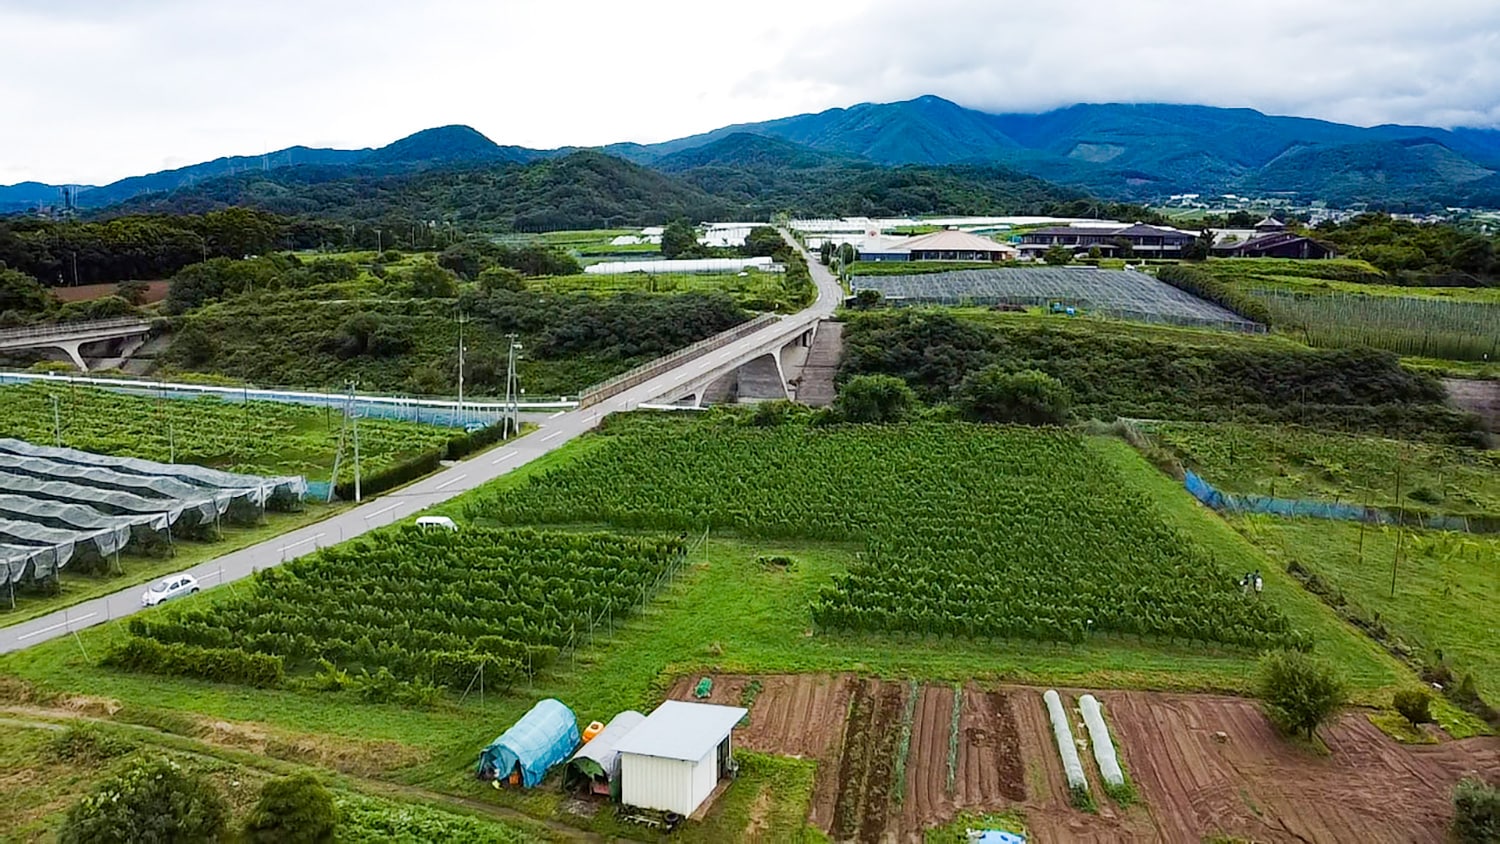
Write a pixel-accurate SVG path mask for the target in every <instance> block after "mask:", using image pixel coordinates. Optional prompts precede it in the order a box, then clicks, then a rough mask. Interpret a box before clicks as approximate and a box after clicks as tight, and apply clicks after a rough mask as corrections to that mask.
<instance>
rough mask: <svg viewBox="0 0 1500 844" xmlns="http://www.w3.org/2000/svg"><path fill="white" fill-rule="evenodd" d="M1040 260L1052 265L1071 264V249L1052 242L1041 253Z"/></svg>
mask: <svg viewBox="0 0 1500 844" xmlns="http://www.w3.org/2000/svg"><path fill="white" fill-rule="evenodd" d="M1042 260H1043V261H1046V262H1047V263H1049V264H1051V265H1052V266H1054V267H1061V266H1064V265H1066V264H1071V263H1073V250H1071V249H1069V248H1068V247H1066V246H1063V245H1062V244H1060V243H1054V244H1052V245H1051V246H1049V247H1047V251H1046V252H1043V253H1042Z"/></svg>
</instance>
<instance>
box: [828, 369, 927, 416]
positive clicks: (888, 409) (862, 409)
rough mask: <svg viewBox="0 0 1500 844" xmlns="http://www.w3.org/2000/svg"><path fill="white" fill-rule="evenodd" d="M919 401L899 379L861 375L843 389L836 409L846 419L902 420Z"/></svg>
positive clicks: (836, 402) (835, 403)
mask: <svg viewBox="0 0 1500 844" xmlns="http://www.w3.org/2000/svg"><path fill="white" fill-rule="evenodd" d="M916 404H917V398H916V394H914V393H913V392H912V391H911V388H910V387H908V386H906V382H904V381H902V380H901V379H900V378H893V377H891V376H889V375H859V376H856V377H854V378H850V379H849V380H848V381H847V382H846V383H845V384H844V386H843V387H842V388H840V390H839V394H838V398H836V399H834V402H833V410H834V412H835V413H837V414H838V415H839V417H840V418H841V419H843V420H845V421H847V422H900V421H901V420H902V419H905V418H906V417H907V415H908V414H910V413H911V411H912V409H913V408H914V407H915V406H916Z"/></svg>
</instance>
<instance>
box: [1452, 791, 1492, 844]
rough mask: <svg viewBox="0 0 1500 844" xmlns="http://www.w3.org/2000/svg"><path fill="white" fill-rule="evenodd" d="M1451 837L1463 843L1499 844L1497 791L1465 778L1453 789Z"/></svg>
mask: <svg viewBox="0 0 1500 844" xmlns="http://www.w3.org/2000/svg"><path fill="white" fill-rule="evenodd" d="M1453 834H1454V836H1455V837H1457V838H1458V840H1459V841H1460V842H1462V844H1494V842H1496V841H1500V791H1497V790H1496V789H1495V787H1494V786H1492V785H1489V784H1487V783H1485V782H1484V781H1482V780H1478V779H1473V778H1465V779H1463V780H1460V781H1459V783H1458V785H1456V786H1454V788H1453Z"/></svg>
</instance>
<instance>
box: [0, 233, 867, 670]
mask: <svg viewBox="0 0 1500 844" xmlns="http://www.w3.org/2000/svg"><path fill="white" fill-rule="evenodd" d="M808 263H809V265H810V267H811V268H812V273H813V280H814V281H815V282H816V284H817V286H818V298H817V301H815V302H814V303H813V304H812V305H811V306H809V307H808V308H807V309H806V310H803V311H799V312H798V313H796V314H793V315H791V316H789V317H786V318H784V319H782V320H781V321H779V322H776V323H772V324H771V325H768V326H767V327H766V328H764V329H761V330H760V331H757V332H755V333H754V334H750V335H748V336H746V337H742V338H740V339H739V340H735V341H733V342H731V343H728V344H726V345H725V346H723V347H722V348H721V349H717V350H714V351H712V352H709V353H707V354H704V355H700V356H699V357H697V358H694V359H692V360H688V361H684V362H682V363H681V364H679V365H678V366H676V367H674V368H672V369H670V370H668V371H667V372H664V373H662V374H661V375H658V376H656V377H655V378H653V379H651V380H650V381H647V382H645V383H643V384H640V385H638V386H636V387H633V388H631V389H629V390H626V391H625V392H623V393H620V394H619V395H617V396H614V397H613V398H610V399H606V400H605V401H602V402H600V403H599V404H597V405H594V406H592V407H588V408H580V409H576V410H571V411H567V412H562V413H558V414H556V415H554V416H552V417H550V418H548V419H546V420H544V421H543V422H542V423H541V426H540V427H539V428H538V429H537V430H535V431H533V432H532V433H530V434H528V435H527V436H525V437H522V438H520V439H518V440H515V441H513V442H510V443H507V444H505V445H501V446H497V447H495V448H492V449H490V450H488V451H485V452H482V453H480V454H476V455H474V456H472V457H470V458H469V459H467V460H464V461H462V462H460V463H457V464H455V465H453V466H450V467H448V468H446V469H443V470H442V471H439V472H437V473H435V474H433V475H429V476H428V477H426V478H423V479H422V480H420V481H417V482H416V483H413V484H411V485H410V486H407V487H404V488H402V489H400V490H398V491H396V492H393V493H389V494H387V495H383V496H381V497H379V498H375V499H373V500H371V501H369V502H368V503H365V504H361V505H360V506H358V507H355V508H353V509H350V510H346V511H344V512H343V513H340V514H339V515H337V516H333V517H330V518H328V519H324V520H323V521H320V522H317V523H315V524H311V525H308V526H306V527H302V528H298V529H297V530H294V531H291V532H289V533H284V534H282V535H280V536H277V537H274V538H272V539H269V540H266V541H265V542H262V543H259V544H257V545H252V546H249V547H247V548H242V549H240V550H239V551H234V552H231V553H229V554H225V555H224V556H222V557H218V558H215V559H213V560H210V561H208V562H206V563H203V564H202V565H199V566H196V567H194V568H190V569H187V570H186V572H187V573H188V574H191V575H193V576H194V577H196V578H197V579H198V582H199V583H201V584H203V586H204V588H211V587H216V586H219V585H220V584H223V583H232V582H234V581H236V580H239V579H241V578H244V577H248V576H249V575H250V574H251V573H252V572H254V571H256V570H258V569H266V568H271V567H272V566H276V565H280V564H281V563H284V562H286V561H287V560H293V559H296V558H298V557H301V556H304V555H306V554H310V553H312V552H313V551H316V550H317V549H319V548H322V547H323V546H326V545H335V544H337V543H340V542H343V541H344V540H346V539H350V538H352V537H355V536H359V535H360V534H362V533H365V532H367V531H370V530H373V529H375V528H377V527H382V526H384V525H389V524H392V523H394V522H398V521H401V520H402V519H407V518H410V517H411V516H412V514H413V513H416V512H418V511H420V510H423V509H426V508H428V507H431V506H433V505H436V504H441V503H442V502H444V501H448V500H449V499H452V498H454V497H456V496H457V495H459V494H460V493H463V492H465V491H467V490H470V489H473V488H474V487H477V486H480V485H482V484H484V483H487V482H489V481H492V480H494V479H495V478H498V477H500V476H501V475H504V474H505V473H507V472H510V471H512V470H513V469H515V468H517V467H519V466H524V465H526V464H527V463H530V462H531V461H533V460H535V459H537V458H538V457H541V456H542V455H544V454H547V453H549V452H552V451H555V450H557V449H558V448H561V447H562V446H564V445H566V444H567V443H568V442H570V441H572V440H574V439H576V438H577V437H578V436H580V435H581V434H583V433H585V432H587V431H589V430H591V429H593V428H594V427H595V426H597V425H598V424H599V420H601V419H603V418H604V417H605V416H608V415H609V414H611V413H616V412H619V411H625V410H632V409H634V408H636V407H637V406H639V405H640V404H642V403H645V402H650V401H651V400H652V399H654V398H656V397H658V396H661V395H663V394H665V393H667V392H668V391H670V390H672V389H674V388H677V387H680V386H682V385H683V384H686V383H688V382H690V381H692V380H693V379H695V378H698V377H701V376H703V375H705V374H707V373H709V372H711V371H713V370H715V369H718V368H721V367H723V366H725V365H726V364H727V363H728V362H730V361H733V360H736V359H739V358H742V357H746V356H749V355H751V354H752V353H754V352H756V351H757V348H758V347H759V346H761V345H763V344H764V343H765V342H766V341H767V340H768V338H770V337H772V336H774V335H777V334H781V333H784V332H786V331H787V330H788V327H789V325H791V324H793V323H795V324H799V325H804V326H806V325H811V324H812V323H814V322H816V321H817V320H819V319H821V318H824V317H827V316H831V315H832V314H833V312H834V310H836V309H837V307H838V304H839V302H840V301H841V299H842V297H843V291H842V290H841V289H840V287H839V285H838V282H836V281H835V280H834V278H833V276H832V275H831V274H830V273H829V272H828V271H827V270H826V269H824V268H823V266H822V265H820V264H818V263H817V261H816V260H813V259H811V257H810V256H809V260H808ZM145 588H146V587H145V586H144V585H136V586H130V587H126V588H124V589H121V590H120V591H118V592H114V593H112V594H110V595H106V596H104V597H102V598H95V599H93V600H91V601H85V602H83V603H80V604H76V605H74V606H72V607H69V608H68V609H66V610H59V611H58V612H55V613H52V614H50V615H46V616H43V617H41V618H36V619H33V620H31V621H27V622H23V623H20V624H14V625H11V626H9V627H3V628H0V653H9V652H11V651H16V650H20V649H22V648H27V647H30V646H32V645H36V644H39V643H41V642H45V641H48V640H50V639H55V638H58V637H60V636H66V635H68V634H69V633H70V632H72V631H74V630H81V629H84V628H86V627H92V626H94V625H96V624H102V623H104V622H106V621H109V620H111V619H115V618H119V617H121V616H125V615H130V614H131V613H134V612H138V611H139V610H140V609H141V604H140V597H141V593H142V592H143V591H145Z"/></svg>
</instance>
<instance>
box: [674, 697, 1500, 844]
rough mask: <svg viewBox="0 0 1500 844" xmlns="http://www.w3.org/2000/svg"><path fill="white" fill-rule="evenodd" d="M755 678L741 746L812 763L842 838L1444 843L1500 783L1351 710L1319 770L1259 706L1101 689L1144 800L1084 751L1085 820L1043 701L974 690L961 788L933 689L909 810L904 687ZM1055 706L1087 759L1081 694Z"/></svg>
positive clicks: (964, 708) (1466, 746) (1497, 750)
mask: <svg viewBox="0 0 1500 844" xmlns="http://www.w3.org/2000/svg"><path fill="white" fill-rule="evenodd" d="M697 679H698V678H697V677H692V678H685V679H683V680H682V681H680V682H679V683H678V684H677V685H676V686H675V687H674V688H673V690H672V692H671V697H673V698H677V699H682V700H691V699H692V690H693V685H694V683H695V682H696V681H697ZM758 679H759V681H760V683H761V685H762V688H761V691H760V692H759V694H758V695H757V696H756V698H755V702H754V704H753V705H752V706H751V709H750V724H749V726H748V727H746V728H742V729H740V730H738V731H736V733H735V741H736V743H737V744H739V745H740V746H743V747H747V748H750V749H753V750H758V751H763V752H769V753H781V754H787V755H796V756H803V757H808V758H814V759H817V760H818V761H819V763H820V765H819V768H818V777H817V782H816V785H815V787H814V794H813V800H812V808H811V811H810V820H811V822H812V823H813V824H814V825H816V826H817V827H819V828H820V829H822V830H823V831H824V832H828V833H830V834H831V835H833V836H834V837H835V839H836V840H850V841H870V842H875V841H880V842H906V841H910V842H919V841H921V840H922V832H923V830H925V829H927V828H930V827H932V826H935V825H939V824H943V823H946V822H948V821H951V820H952V819H953V817H954V816H955V815H956V814H957V812H958V811H959V810H962V809H970V810H974V811H1003V810H1006V809H1011V808H1019V809H1020V810H1021V811H1022V812H1023V814H1024V815H1025V817H1026V820H1027V823H1028V825H1029V827H1030V832H1031V840H1033V841H1041V842H1052V841H1069V842H1072V841H1082V842H1115V841H1173V842H1176V841H1192V842H1198V841H1202V840H1203V839H1204V838H1205V837H1209V836H1212V835H1215V834H1223V835H1231V836H1238V837H1242V838H1245V839H1247V840H1252V841H1264V842H1303V841H1319V842H1321V841H1333V842H1344V841H1359V842H1411V841H1442V840H1443V830H1444V828H1445V826H1446V824H1447V821H1448V818H1449V815H1450V811H1451V810H1450V807H1449V802H1448V792H1449V790H1450V788H1451V787H1452V785H1453V783H1454V782H1456V781H1457V780H1458V779H1459V778H1460V777H1462V776H1463V775H1464V774H1465V773H1467V772H1472V771H1481V770H1484V771H1497V770H1500V739H1497V738H1494V737H1485V738H1477V739H1467V740H1464V741H1447V742H1444V743H1442V744H1438V745H1430V746H1416V747H1409V746H1404V745H1399V744H1396V743H1395V742H1393V741H1392V740H1390V739H1389V738H1387V737H1386V736H1385V735H1383V734H1382V733H1381V732H1380V731H1379V730H1378V729H1376V728H1375V727H1374V726H1373V725H1372V724H1370V722H1369V721H1368V720H1367V719H1366V718H1365V716H1364V714H1363V713H1361V712H1349V713H1346V714H1345V715H1344V716H1343V717H1342V718H1340V720H1339V721H1338V722H1337V723H1336V724H1334V725H1333V726H1331V727H1329V728H1326V729H1325V730H1323V731H1322V732H1321V733H1320V735H1321V736H1322V738H1323V740H1324V742H1325V743H1326V744H1327V745H1328V747H1329V749H1330V754H1329V755H1328V756H1326V757H1320V756H1314V755H1312V754H1311V753H1309V752H1307V751H1304V750H1302V749H1300V748H1298V747H1296V746H1294V745H1292V744H1289V743H1288V742H1287V741H1286V740H1285V739H1283V738H1282V737H1280V736H1279V735H1277V733H1276V732H1275V730H1274V729H1273V728H1272V726H1271V725H1270V723H1269V722H1268V721H1267V720H1266V718H1265V716H1264V715H1262V714H1261V712H1260V710H1259V708H1258V707H1257V705H1256V704H1255V703H1254V702H1253V701H1248V700H1244V699H1241V698H1231V697H1218V696H1210V695H1174V694H1160V693H1154V692H1131V691H1101V690H1094V691H1093V693H1094V694H1095V695H1096V696H1097V697H1098V698H1099V699H1100V700H1101V701H1102V702H1103V703H1104V706H1105V711H1106V719H1107V721H1108V723H1109V728H1110V731H1111V734H1112V735H1113V737H1114V740H1115V743H1116V745H1117V746H1118V748H1119V752H1120V758H1121V762H1122V764H1123V765H1124V767H1125V769H1126V772H1127V773H1128V774H1129V776H1130V777H1131V779H1132V780H1133V781H1134V782H1135V785H1136V788H1137V790H1138V792H1139V794H1140V802H1139V803H1138V804H1137V805H1134V806H1132V807H1129V808H1121V807H1119V806H1116V805H1115V804H1114V803H1113V802H1112V801H1111V800H1110V799H1109V798H1108V797H1107V796H1106V795H1105V794H1104V791H1103V789H1102V783H1101V782H1100V780H1099V774H1098V769H1097V767H1096V765H1095V764H1094V761H1093V754H1092V752H1091V750H1090V749H1089V748H1088V747H1087V745H1086V744H1084V745H1083V746H1082V747H1081V748H1080V751H1079V753H1080V756H1081V758H1082V759H1083V763H1084V770H1085V772H1086V774H1087V775H1088V778H1089V784H1090V790H1091V791H1092V792H1093V794H1094V798H1095V801H1096V802H1097V804H1098V810H1097V812H1092V813H1091V812H1083V811H1079V810H1077V809H1074V808H1072V806H1070V805H1069V802H1068V790H1067V784H1066V781H1065V779H1064V777H1063V772H1062V763H1061V761H1060V759H1059V758H1058V754H1057V749H1056V747H1055V746H1054V745H1053V739H1052V730H1051V725H1050V724H1049V722H1048V720H1047V711H1046V708H1045V706H1044V705H1043V703H1042V695H1041V692H1042V690H1041V689H1035V688H1020V687H1003V688H999V689H993V688H980V687H977V686H972V685H971V686H968V687H965V688H964V689H963V691H962V696H961V699H960V700H961V709H960V712H959V723H958V734H957V737H956V744H957V748H956V754H954V757H953V762H954V779H953V786H952V788H951V789H950V788H949V785H948V765H949V756H950V752H951V751H950V747H951V746H952V744H953V742H954V738H955V737H954V734H953V702H954V694H953V688H952V687H951V686H938V685H933V686H924V687H921V688H920V689H919V690H918V693H917V694H918V697H917V700H916V702H915V707H914V714H913V719H912V734H911V745H910V750H909V753H908V755H907V762H906V773H905V784H904V787H902V788H901V797H900V800H899V801H898V800H897V799H896V797H895V795H894V793H893V792H894V791H895V790H896V783H895V781H894V776H893V766H894V763H895V760H894V759H892V758H890V757H891V755H892V748H894V747H895V745H896V742H897V736H898V734H899V732H900V729H901V723H900V721H901V715H902V711H903V706H904V702H905V699H906V695H907V693H908V692H907V684H905V683H900V682H880V681H873V680H857V679H855V678H853V677H850V676H848V675H839V676H826V675H796V676H771V677H760V678H758ZM750 681H751V678H747V677H735V676H721V677H715V678H714V689H713V694H712V695H711V696H710V697H709V698H708V700H709V701H710V702H713V703H725V704H732V705H739V704H740V703H741V701H742V700H743V697H742V696H743V694H744V689H745V688H746V686H747V685H748V683H749V682H750ZM1060 691H1062V693H1063V697H1064V700H1065V703H1066V704H1067V705H1068V706H1069V708H1070V710H1073V719H1072V720H1073V732H1074V738H1075V739H1077V740H1080V742H1081V743H1082V742H1083V741H1084V740H1086V738H1087V732H1085V731H1084V729H1083V724H1082V722H1081V719H1080V718H1079V717H1078V715H1077V712H1076V706H1077V696H1078V695H1079V694H1081V693H1082V690H1066V689H1064V690H1060ZM1219 734H1222V739H1221V738H1220V736H1219ZM841 785H842V786H843V788H842V790H843V792H844V794H843V795H842V800H841V795H840V791H841ZM882 795H884V799H882ZM841 807H842V808H841Z"/></svg>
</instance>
